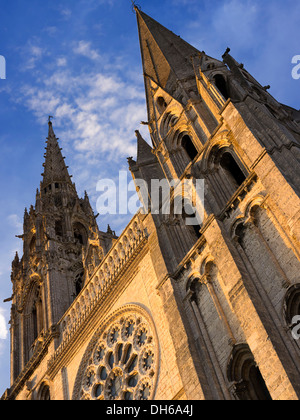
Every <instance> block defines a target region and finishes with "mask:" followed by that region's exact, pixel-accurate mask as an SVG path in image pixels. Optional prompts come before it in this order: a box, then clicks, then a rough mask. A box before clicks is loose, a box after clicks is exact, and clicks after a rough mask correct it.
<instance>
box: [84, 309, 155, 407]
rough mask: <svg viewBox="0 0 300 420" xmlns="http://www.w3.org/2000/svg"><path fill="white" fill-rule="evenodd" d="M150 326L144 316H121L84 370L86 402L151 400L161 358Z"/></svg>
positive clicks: (102, 335) (99, 344)
mask: <svg viewBox="0 0 300 420" xmlns="http://www.w3.org/2000/svg"><path fill="white" fill-rule="evenodd" d="M155 341H156V340H155V338H154V334H153V331H152V328H151V326H150V325H149V323H148V322H147V321H146V319H144V318H143V317H142V316H141V315H140V314H131V315H127V316H125V317H124V316H120V317H119V319H117V320H115V321H114V322H112V323H111V324H110V325H108V327H107V328H105V330H104V331H103V332H102V334H100V336H99V338H98V340H97V341H96V342H95V345H94V346H93V347H92V349H91V352H90V356H89V359H88V362H87V363H86V365H85V367H84V369H83V375H82V379H81V385H80V393H79V398H80V399H82V400H149V399H152V398H153V396H154V391H155V383H156V379H157V371H158V369H157V363H158V356H157V351H156V347H155Z"/></svg>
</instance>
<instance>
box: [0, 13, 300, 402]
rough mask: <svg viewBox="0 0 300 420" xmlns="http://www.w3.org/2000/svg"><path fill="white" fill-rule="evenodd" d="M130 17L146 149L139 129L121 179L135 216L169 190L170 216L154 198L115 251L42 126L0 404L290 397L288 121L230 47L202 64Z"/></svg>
mask: <svg viewBox="0 0 300 420" xmlns="http://www.w3.org/2000/svg"><path fill="white" fill-rule="evenodd" d="M135 11H136V15H137V20H138V29H139V38H140V45H141V54H142V64H143V73H144V79H145V90H146V103H147V110H148V121H147V122H145V124H147V125H148V126H149V131H150V137H151V146H150V145H149V144H148V142H146V141H145V140H144V139H143V138H142V136H141V135H140V133H139V132H138V131H137V132H136V135H137V157H136V159H133V158H129V159H128V162H129V169H130V171H131V173H132V176H133V179H134V180H135V182H136V186H137V190H138V192H139V194H140V198H141V201H142V203H143V204H144V208H145V209H146V210H149V209H151V208H152V207H151V204H152V202H153V197H154V190H153V180H158V181H165V183H166V182H167V184H168V190H169V196H168V198H169V199H170V211H169V212H168V213H164V212H162V211H159V210H161V209H162V208H163V207H165V204H166V203H165V200H166V197H165V196H164V195H160V196H159V198H160V201H159V202H158V207H159V208H158V211H157V212H149V211H148V212H143V211H139V212H138V213H137V214H136V215H135V216H134V217H133V218H132V220H131V221H130V223H129V224H128V226H127V227H126V228H125V230H124V231H123V233H122V234H121V235H120V237H119V238H117V237H115V236H114V234H113V232H112V231H111V229H110V228H109V229H108V232H107V233H102V232H99V230H98V228H97V224H96V221H95V216H94V214H93V211H92V209H91V206H90V204H89V200H88V197H87V195H86V196H85V198H84V199H79V198H78V196H77V193H76V189H75V186H74V184H72V182H71V179H70V176H69V174H68V170H67V167H66V166H65V163H64V159H63V157H62V155H61V150H60V149H59V146H58V142H57V139H56V137H55V135H54V132H53V128H52V124H51V122H49V135H48V140H47V148H46V156H45V164H44V166H45V170H44V174H43V181H42V183H41V188H40V191H38V192H37V199H36V205H35V208H33V207H32V208H31V209H30V211H29V213H28V212H27V211H25V217H24V235H23V241H24V255H23V258H22V259H21V260H20V259H19V257H18V256H16V258H15V260H14V261H13V266H12V281H13V292H14V294H13V302H12V303H13V304H12V315H11V340H12V353H11V354H12V378H11V388H10V389H9V390H7V391H6V393H5V394H4V396H3V397H2V398H3V399H34V400H45V399H53V400H59V399H73V400H78V399H82V400H103V399H105V400H119V399H120V400H126V399H127V400H132V399H134V400H151V399H158V400H163V399H165V400H180V399H181V400H185V399H189V400H197V399H213V400H269V399H274V400H283V399H289V400H297V399H299V396H300V382H299V374H300V352H299V340H297V338H299V337H298V335H297V334H295V331H296V332H298V331H299V328H298V327H297V326H296V324H297V322H299V316H300V283H299V270H300V223H299V218H300V201H299V185H300V184H299V174H300V170H299V169H300V152H299V149H300V112H299V111H297V110H295V109H293V108H290V107H288V106H285V105H283V104H280V103H279V102H278V101H276V99H274V98H273V97H272V96H271V95H270V94H269V93H268V87H263V86H261V85H260V84H259V83H258V82H257V81H256V80H255V79H254V78H253V77H252V76H251V75H250V74H249V73H248V72H247V70H246V69H245V68H244V66H243V65H242V64H239V63H238V62H237V61H236V60H235V59H234V58H233V57H232V56H231V55H230V50H229V49H227V50H226V52H225V53H224V55H223V57H222V60H216V59H214V58H211V57H209V56H208V55H207V54H206V53H205V52H203V51H202V52H200V51H198V50H197V49H195V48H194V47H192V46H191V45H189V44H188V43H186V42H185V41H184V40H182V39H181V38H180V37H178V36H177V35H175V34H174V33H172V32H171V31H169V30H168V29H166V28H165V27H163V26H162V25H160V24H159V23H158V22H156V21H155V20H153V19H152V18H151V17H149V16H148V15H146V14H145V13H143V12H142V11H141V10H139V9H138V8H137V7H135ZM201 179H203V180H204V199H203V197H202V196H201V197H198V189H197V188H196V186H197V180H201ZM185 181H189V183H190V185H191V194H189V195H187V196H186V195H182V194H180V193H179V191H180V188H178V185H181V183H182V182H185ZM142 182H143V183H145V184H146V185H147V186H148V191H149V195H147V196H146V195H145V194H142V193H141V189H140V185H141V184H142ZM199 200H200V202H201V206H200V207H201V208H202V213H203V214H202V217H201V219H200V218H198V213H199V212H198V207H197V203H199ZM175 210H176V211H175ZM178 210H180V211H178ZM188 210H189V211H188ZM191 216H192V217H194V218H195V219H196V223H194V224H189V223H188V218H191Z"/></svg>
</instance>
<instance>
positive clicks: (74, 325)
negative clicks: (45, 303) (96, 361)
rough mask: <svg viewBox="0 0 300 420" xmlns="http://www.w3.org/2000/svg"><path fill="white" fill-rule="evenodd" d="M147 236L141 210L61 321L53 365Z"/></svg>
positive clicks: (51, 362) (52, 360)
mask: <svg viewBox="0 0 300 420" xmlns="http://www.w3.org/2000/svg"><path fill="white" fill-rule="evenodd" d="M147 239H148V234H147V232H146V230H145V229H144V228H143V226H142V222H141V220H140V214H139V213H138V214H137V215H136V216H135V217H134V218H133V219H132V220H131V222H130V224H129V225H128V226H127V228H126V229H125V230H124V232H123V233H122V235H121V236H120V237H119V238H118V240H117V241H116V243H115V244H114V245H113V247H112V248H111V250H110V251H109V253H108V254H107V255H106V256H105V258H104V259H103V260H102V261H101V264H100V265H99V267H98V268H97V269H96V270H95V272H94V274H93V275H92V277H91V278H90V279H89V281H88V283H87V284H86V285H85V287H84V288H83V289H82V291H81V292H80V294H79V295H78V296H77V298H76V299H75V301H74V302H73V304H72V305H71V306H70V308H69V309H68V310H67V312H66V313H65V315H64V316H63V318H62V319H61V321H60V322H59V323H58V325H57V328H58V332H59V337H60V338H59V339H60V344H59V346H58V348H57V350H56V351H55V353H54V355H53V356H52V358H51V359H50V360H49V362H48V365H49V367H50V366H51V365H52V364H53V362H54V361H55V359H56V358H57V357H58V356H59V355H60V354H61V353H62V352H63V350H64V348H65V347H66V345H67V344H68V343H69V342H70V340H71V339H72V337H73V336H74V335H75V333H76V331H77V330H78V329H79V328H80V327H81V326H82V325H83V323H84V322H85V321H86V319H87V318H88V317H89V315H90V314H91V312H92V311H93V309H94V308H95V306H96V305H97V304H98V303H99V302H100V301H101V299H103V298H104V296H106V295H107V293H108V292H109V290H110V289H111V288H112V286H113V285H115V283H116V281H118V278H119V277H120V275H121V274H122V273H123V272H124V270H125V269H126V268H127V267H128V266H129V265H130V264H131V261H132V259H133V258H134V257H135V255H136V254H137V252H139V251H140V249H141V247H143V244H144V243H145V242H146V241H147Z"/></svg>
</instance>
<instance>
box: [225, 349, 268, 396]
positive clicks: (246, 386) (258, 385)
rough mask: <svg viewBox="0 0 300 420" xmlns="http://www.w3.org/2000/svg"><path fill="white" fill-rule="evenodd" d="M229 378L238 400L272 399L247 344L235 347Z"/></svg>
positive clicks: (229, 368)
mask: <svg viewBox="0 0 300 420" xmlns="http://www.w3.org/2000/svg"><path fill="white" fill-rule="evenodd" d="M227 374H228V380H229V381H230V382H233V386H232V391H233V394H234V396H235V398H236V399H237V400H241V401H270V400H272V398H271V395H270V393H269V391H268V388H267V386H266V383H265V381H264V379H263V377H262V375H261V372H260V370H259V367H258V366H257V364H256V363H255V360H254V357H253V354H252V353H251V350H250V348H249V346H248V345H247V344H239V345H237V346H235V347H234V349H233V351H232V355H231V359H230V362H229V365H228V371H227Z"/></svg>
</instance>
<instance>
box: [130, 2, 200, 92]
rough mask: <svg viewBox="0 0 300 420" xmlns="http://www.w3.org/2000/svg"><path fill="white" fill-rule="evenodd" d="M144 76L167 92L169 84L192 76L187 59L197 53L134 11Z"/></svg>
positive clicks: (170, 33) (160, 26)
mask: <svg viewBox="0 0 300 420" xmlns="http://www.w3.org/2000/svg"><path fill="white" fill-rule="evenodd" d="M135 11H136V15H137V21H138V29H139V37H140V46H141V53H142V61H143V69H144V75H145V76H148V77H150V78H151V79H152V80H154V81H155V82H156V83H157V84H158V85H159V86H161V87H162V88H164V89H166V90H168V86H169V87H171V86H170V85H172V82H174V81H175V80H178V79H179V80H180V79H183V78H185V77H187V76H188V75H190V74H191V73H193V66H192V63H191V56H195V55H196V54H199V51H198V50H197V49H196V48H194V47H193V46H191V45H190V44H188V43H187V42H185V41H184V40H183V39H181V38H180V36H177V35H175V34H174V33H173V32H171V31H170V30H168V29H167V28H165V27H164V26H162V25H161V24H160V23H158V22H157V21H155V20H154V19H152V18H151V17H150V16H148V15H146V13H144V12H142V11H141V10H139V8H138V7H135Z"/></svg>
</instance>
